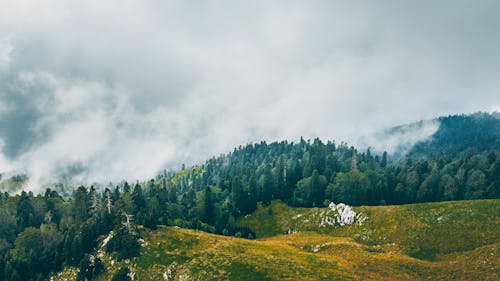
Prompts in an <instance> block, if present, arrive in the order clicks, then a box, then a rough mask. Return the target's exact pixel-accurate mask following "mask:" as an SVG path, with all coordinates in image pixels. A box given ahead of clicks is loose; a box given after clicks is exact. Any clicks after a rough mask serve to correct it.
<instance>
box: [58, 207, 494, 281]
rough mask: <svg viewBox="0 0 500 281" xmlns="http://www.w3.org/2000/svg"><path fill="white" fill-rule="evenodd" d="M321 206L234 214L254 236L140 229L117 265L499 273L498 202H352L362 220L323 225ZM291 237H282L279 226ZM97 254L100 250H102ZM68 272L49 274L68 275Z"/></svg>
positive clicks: (320, 273)
mask: <svg viewBox="0 0 500 281" xmlns="http://www.w3.org/2000/svg"><path fill="white" fill-rule="evenodd" d="M325 210H326V209H325V208H323V209H299V208H290V207H287V206H286V205H284V204H282V203H279V202H274V203H273V204H272V205H271V206H270V207H267V208H260V209H259V210H258V211H257V212H256V213H255V214H253V215H251V216H247V217H246V218H243V219H241V220H240V221H238V223H239V224H240V225H242V226H247V227H251V228H253V229H254V230H255V231H256V233H257V235H258V236H259V238H258V239H256V240H247V239H241V238H234V237H226V236H220V235H214V234H209V233H205V232H201V231H195V230H188V229H182V228H176V227H161V228H159V229H158V230H156V231H144V232H143V233H144V234H143V236H144V240H145V242H144V246H143V247H142V250H141V256H140V257H138V258H136V259H134V260H132V261H130V262H116V261H113V259H112V258H111V257H109V256H107V255H106V254H104V256H103V261H104V263H105V265H106V268H107V272H106V273H105V274H104V275H101V277H100V279H99V280H110V279H111V276H112V275H113V274H114V272H116V270H118V268H120V267H121V266H123V265H126V266H131V268H132V271H133V272H135V277H136V278H135V279H136V280H166V279H165V277H166V275H167V271H168V270H170V272H171V276H172V278H171V279H170V280H499V278H500V265H499V264H500V258H499V254H500V252H499V246H500V244H499V243H500V235H499V233H500V223H499V222H500V218H499V217H498V214H500V200H482V201H463V202H445V203H430V204H418V205H405V206H387V207H359V208H355V211H356V212H358V213H362V215H363V216H364V217H365V218H366V219H365V220H364V221H363V222H362V223H355V224H353V225H348V226H325V227H320V226H319V224H317V221H318V220H320V217H321V216H322V215H324V214H325ZM289 230H292V231H290V232H293V233H292V234H286V235H285V234H283V233H285V232H288V231H289ZM101 254H103V253H102V251H101ZM74 274H75V273H74V270H73V271H72V270H71V269H66V270H65V271H64V272H63V273H62V274H61V275H59V276H57V278H55V279H56V280H63V279H66V280H72V277H73V276H74Z"/></svg>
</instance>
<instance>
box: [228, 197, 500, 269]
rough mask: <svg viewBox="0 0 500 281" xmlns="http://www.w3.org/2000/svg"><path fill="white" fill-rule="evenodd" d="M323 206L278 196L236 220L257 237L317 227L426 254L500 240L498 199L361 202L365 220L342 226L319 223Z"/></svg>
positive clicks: (424, 256)
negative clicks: (293, 204) (393, 203)
mask: <svg viewBox="0 0 500 281" xmlns="http://www.w3.org/2000/svg"><path fill="white" fill-rule="evenodd" d="M323 210H324V209H320V208H312V209H300V208H290V207H288V206H286V205H285V204H283V203H280V202H274V203H273V204H272V205H271V206H270V207H267V208H261V209H259V210H258V211H257V212H256V213H254V214H253V215H251V216H247V217H245V218H242V219H241V220H239V221H238V224H239V225H241V226H246V227H249V228H251V229H253V230H254V231H255V232H256V234H257V237H269V236H272V235H277V234H283V233H285V232H289V231H290V230H291V231H315V232H319V233H323V234H328V235H333V236H338V237H351V238H353V239H354V240H355V241H356V242H358V243H362V244H365V245H384V244H395V245H397V246H398V247H401V249H402V250H403V252H404V253H405V254H408V255H410V256H413V257H416V258H420V259H427V260H434V259H436V258H438V256H439V255H443V254H444V255H445V254H450V253H454V252H461V251H468V250H473V249H475V248H477V247H480V246H484V245H490V244H494V243H498V242H500V234H499V233H500V216H499V215H500V200H475V201H455V202H440V203H425V204H411V205H400V206H384V207H380V206H379V207H358V208H354V210H355V211H356V212H358V213H361V214H362V215H363V216H364V217H366V220H365V221H364V222H363V223H361V224H354V225H349V226H344V227H320V226H319V223H318V222H319V220H318V218H319V217H320V214H321V212H322V211H323Z"/></svg>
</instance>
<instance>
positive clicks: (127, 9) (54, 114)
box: [0, 0, 500, 188]
mask: <svg viewBox="0 0 500 281" xmlns="http://www.w3.org/2000/svg"><path fill="white" fill-rule="evenodd" d="M499 6H500V4H498V2H496V1H486V0H485V1H480V3H469V2H468V1H458V2H457V1H440V2H439V3H420V2H419V3H416V4H411V5H410V4H408V3H405V4H404V5H403V4H402V3H399V2H398V1H381V2H377V3H374V2H373V1H355V2H349V3H345V2H341V1H308V2H301V1H273V2H269V1H252V2H250V3H243V2H237V1H199V2H197V1H192V2H190V1H189V2H188V1H146V2H145V1H128V0H126V1H105V2H103V1H85V2H80V1H61V0H41V1H36V2H35V3H33V1H27V0H17V1H6V2H5V3H2V9H1V10H0V117H1V118H0V140H1V143H3V146H2V150H1V152H2V153H1V157H0V160H1V161H0V164H1V166H0V170H2V172H3V173H8V172H11V173H15V172H17V171H19V170H23V171H25V172H27V173H28V174H29V175H30V178H31V179H32V182H31V183H30V185H31V188H36V187H37V186H41V185H42V184H44V183H49V182H53V181H55V180H59V179H61V178H62V179H64V180H67V181H71V182H82V183H89V182H92V181H99V182H108V181H110V180H120V179H127V180H135V179H146V178H149V177H152V176H154V175H155V174H156V173H157V172H158V171H160V170H162V169H163V168H169V167H176V166H178V165H180V164H181V163H188V164H191V163H196V162H199V161H202V160H204V159H206V158H208V157H210V156H212V155H217V154H219V153H224V152H227V151H229V150H231V149H232V147H234V146H238V145H240V144H245V143H247V142H251V141H254V142H256V141H260V140H262V139H265V140H282V139H291V140H296V139H298V138H299V137H300V136H304V137H306V138H313V137H321V138H323V139H336V140H338V141H342V140H345V141H349V142H351V143H356V142H358V140H359V137H360V135H370V134H372V133H373V132H375V131H378V130H381V129H383V128H386V127H390V126H394V125H398V124H403V123H407V122H413V121H416V120H420V119H430V118H433V117H436V116H439V115H445V114H451V113H462V112H472V111H476V110H484V109H489V108H492V106H493V107H498V104H499V101H498V97H497V94H498V93H497V92H498V91H497V90H498V88H499V86H500V85H499V84H500V79H499V77H498V73H500V69H499V68H500V56H499V55H498V49H500V38H499V37H498V36H497V34H498V26H500V23H499V19H498V17H497V16H496V14H495V12H494V11H497V10H498V9H499V8H500V7H499ZM450 7H453V8H450ZM425 132H426V133H428V134H429V132H431V130H428V131H425ZM387 143H392V140H391V141H387ZM372 146H373V145H372Z"/></svg>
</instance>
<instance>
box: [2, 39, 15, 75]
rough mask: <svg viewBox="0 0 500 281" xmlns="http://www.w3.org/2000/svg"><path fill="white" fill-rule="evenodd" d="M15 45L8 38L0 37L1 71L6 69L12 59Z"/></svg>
mask: <svg viewBox="0 0 500 281" xmlns="http://www.w3.org/2000/svg"><path fill="white" fill-rule="evenodd" d="M13 49H14V47H13V46H12V44H11V43H10V42H9V40H8V39H1V38H0V72H1V71H4V70H6V69H7V68H8V67H9V65H10V61H11V57H10V56H11V53H12V50H13Z"/></svg>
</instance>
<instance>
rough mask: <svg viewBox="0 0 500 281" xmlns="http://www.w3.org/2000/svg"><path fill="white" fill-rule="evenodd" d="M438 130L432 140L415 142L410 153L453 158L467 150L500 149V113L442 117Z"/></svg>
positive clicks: (439, 120) (418, 155)
mask: <svg viewBox="0 0 500 281" xmlns="http://www.w3.org/2000/svg"><path fill="white" fill-rule="evenodd" d="M436 121H437V122H439V129H438V130H437V131H436V132H435V133H434V134H433V135H432V136H431V138H430V139H428V140H425V141H421V142H418V143H416V144H415V146H413V148H412V149H411V150H410V152H409V153H410V155H412V156H417V157H438V156H445V157H454V156H456V155H459V154H462V153H465V152H468V153H482V152H485V151H496V152H499V151H500V113H499V112H494V113H482V112H479V113H475V114H471V115H453V116H447V117H440V118H438V119H437V120H436Z"/></svg>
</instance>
